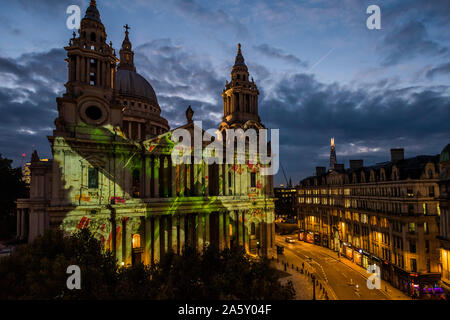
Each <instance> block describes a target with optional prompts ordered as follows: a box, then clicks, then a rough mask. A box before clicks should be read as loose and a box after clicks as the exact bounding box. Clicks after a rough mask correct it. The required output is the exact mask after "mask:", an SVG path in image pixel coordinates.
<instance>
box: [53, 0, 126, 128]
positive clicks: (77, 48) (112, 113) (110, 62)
mask: <svg viewBox="0 0 450 320" xmlns="http://www.w3.org/2000/svg"><path fill="white" fill-rule="evenodd" d="M106 39H107V35H106V31H105V27H104V25H103V23H102V21H101V19H100V13H99V11H98V9H97V4H96V1H95V0H91V2H90V5H89V7H88V8H87V10H86V14H85V16H84V18H83V19H82V20H81V23H80V29H79V30H78V35H77V34H76V33H75V32H74V33H73V37H72V39H70V41H69V45H68V46H66V47H65V48H64V49H65V50H66V51H67V59H66V62H67V63H68V81H67V83H66V84H65V87H66V92H65V93H64V94H63V97H62V98H58V99H57V103H58V113H59V117H58V118H57V119H56V121H55V124H56V132H58V133H59V134H63V133H64V132H66V133H67V132H72V133H73V131H77V130H76V127H77V126H79V125H84V124H87V125H91V126H92V125H93V126H99V125H105V124H111V125H119V124H120V106H118V105H116V103H115V101H114V77H115V72H116V64H117V62H118V60H117V58H116V55H115V50H114V49H113V47H112V43H109V44H108V43H107V42H106Z"/></svg>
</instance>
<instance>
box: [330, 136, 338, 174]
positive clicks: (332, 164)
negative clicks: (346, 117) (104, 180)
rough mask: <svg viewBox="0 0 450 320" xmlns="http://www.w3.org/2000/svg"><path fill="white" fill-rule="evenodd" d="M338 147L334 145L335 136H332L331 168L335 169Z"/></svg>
mask: <svg viewBox="0 0 450 320" xmlns="http://www.w3.org/2000/svg"><path fill="white" fill-rule="evenodd" d="M336 162H337V160H336V148H335V147H334V138H331V150H330V170H334V169H335V168H334V165H335V164H336Z"/></svg>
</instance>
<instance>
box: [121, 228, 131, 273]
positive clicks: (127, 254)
mask: <svg viewBox="0 0 450 320" xmlns="http://www.w3.org/2000/svg"><path fill="white" fill-rule="evenodd" d="M130 227H131V221H126V222H125V221H124V228H123V231H124V232H125V234H124V237H123V239H124V244H123V249H124V256H123V261H124V262H125V266H127V265H131V262H132V261H131V254H132V250H133V249H132V246H131V237H132V234H131V228H130Z"/></svg>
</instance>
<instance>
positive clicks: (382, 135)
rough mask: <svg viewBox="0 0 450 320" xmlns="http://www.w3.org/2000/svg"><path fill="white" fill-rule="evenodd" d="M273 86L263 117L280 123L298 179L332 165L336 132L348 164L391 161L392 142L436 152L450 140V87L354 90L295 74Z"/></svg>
mask: <svg viewBox="0 0 450 320" xmlns="http://www.w3.org/2000/svg"><path fill="white" fill-rule="evenodd" d="M273 90H274V91H275V92H276V96H275V98H271V99H263V100H262V101H260V108H259V110H260V112H261V118H262V119H263V121H264V122H265V124H266V126H268V127H271V128H280V140H281V141H280V143H281V151H280V158H281V161H282V163H283V165H284V167H285V169H286V170H287V171H288V172H289V173H288V174H289V175H291V176H292V177H293V178H294V179H297V180H298V179H300V178H301V177H304V176H306V175H310V174H311V173H312V172H313V170H314V167H315V166H317V165H324V166H327V165H328V159H329V158H328V157H329V143H330V138H331V137H334V138H335V139H336V145H337V152H338V161H339V162H345V165H346V167H348V160H349V159H355V158H356V159H358V158H362V159H364V160H365V162H366V163H367V164H374V163H376V162H381V161H385V160H388V159H389V149H390V148H392V147H405V149H406V154H407V156H408V155H409V156H413V155H417V154H423V153H425V154H427V153H429V154H436V153H438V152H440V150H441V149H442V148H443V146H445V145H446V144H447V143H448V142H449V137H450V127H449V126H448V119H449V118H450V97H449V88H448V87H442V86H441V87H431V88H420V87H411V88H403V89H389V88H387V89H386V88H382V89H380V87H379V86H378V84H374V85H373V88H372V87H369V85H366V86H365V87H364V88H363V89H357V90H350V89H348V88H346V87H344V86H341V85H338V84H331V85H326V84H323V83H320V82H318V81H317V80H315V79H314V77H312V76H310V75H305V74H296V75H293V76H289V77H286V78H284V79H282V80H281V81H280V82H279V83H278V85H277V86H276V87H275V88H274V89H273ZM283 180H284V178H283V177H282V176H280V175H279V176H278V177H277V181H279V182H283ZM297 180H296V181H297Z"/></svg>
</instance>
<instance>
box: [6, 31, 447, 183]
mask: <svg viewBox="0 0 450 320" xmlns="http://www.w3.org/2000/svg"><path fill="white" fill-rule="evenodd" d="M64 58H65V54H64V50H62V49H61V50H56V49H54V50H50V51H48V52H44V53H33V54H26V55H22V56H20V57H19V58H17V59H11V58H0V77H1V79H2V82H1V84H0V112H1V114H2V118H1V119H0V152H1V153H2V154H4V155H5V156H7V157H10V158H13V159H15V160H16V161H19V160H20V154H21V153H22V152H27V153H29V152H30V151H31V149H32V148H33V147H32V145H35V147H34V148H36V149H38V150H39V151H40V153H41V154H43V155H46V156H48V155H49V154H50V149H49V144H48V142H47V141H46V137H45V136H46V135H48V134H51V130H52V128H53V121H54V119H55V117H56V103H55V98H56V96H57V95H59V94H60V93H61V91H62V89H63V83H64V82H65V81H66V77H67V70H66V65H65V62H64ZM136 64H137V70H138V72H139V73H141V74H142V75H143V76H145V77H146V78H147V79H148V80H149V81H150V83H151V84H152V85H153V87H154V89H155V91H156V93H157V96H158V100H159V103H160V105H161V108H162V110H163V116H164V117H166V118H167V119H168V120H169V122H170V124H171V126H172V127H176V126H178V125H181V124H184V123H185V113H184V112H185V110H186V108H187V106H188V105H191V106H192V107H193V109H194V111H195V115H194V119H196V120H203V121H204V123H203V127H204V128H205V129H206V128H216V127H217V126H218V124H219V122H220V120H221V116H222V101H221V92H222V89H223V86H224V82H225V79H226V77H227V76H228V73H227V72H224V74H218V73H217V72H216V71H215V70H216V69H215V68H214V66H213V64H212V63H211V61H209V59H207V58H205V57H203V56H200V55H198V54H196V53H195V52H192V51H190V50H187V49H186V48H185V47H184V46H183V45H181V44H176V43H174V42H173V41H172V40H170V39H158V40H154V41H151V42H148V43H145V44H144V45H141V46H139V47H137V48H136ZM249 67H250V69H251V72H255V73H257V74H258V75H259V76H258V78H257V79H255V80H256V82H257V85H258V87H259V89H260V103H259V110H260V116H261V119H262V121H263V123H264V124H265V125H266V126H267V127H268V128H279V129H280V143H281V146H280V159H281V162H282V164H283V167H284V168H285V170H286V171H287V175H288V176H291V177H292V178H293V180H294V181H298V180H299V179H300V178H303V177H305V176H307V175H310V174H312V172H313V171H314V167H315V166H317V165H328V155H329V142H330V137H335V139H336V146H337V153H338V161H339V162H345V163H346V166H348V159H350V158H362V159H364V160H365V162H366V163H367V164H373V163H375V162H380V161H384V160H387V159H388V158H389V148H391V147H405V149H406V155H407V156H414V155H417V154H436V153H438V152H439V151H440V150H441V149H442V148H443V146H445V145H446V144H447V143H448V142H449V141H448V139H449V137H450V127H449V126H448V119H449V117H450V97H449V92H450V88H449V87H446V86H435V87H432V86H430V87H419V86H411V87H406V88H398V87H397V86H394V85H392V82H391V81H390V80H389V79H385V80H383V81H379V82H375V83H373V84H371V83H364V84H362V85H361V86H360V87H357V88H356V89H350V88H349V87H347V86H343V85H340V84H337V83H332V84H325V83H322V82H320V81H318V80H317V79H315V78H314V76H312V75H310V74H302V73H298V74H294V75H283V76H277V77H274V76H271V75H270V72H269V71H268V70H267V69H266V68H265V67H264V66H261V65H258V64H250V65H249ZM269 82H270V85H266V83H269ZM16 164H18V163H17V162H16ZM283 181H284V178H283V177H282V175H281V174H279V175H278V176H277V178H276V182H277V183H280V182H283Z"/></svg>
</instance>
